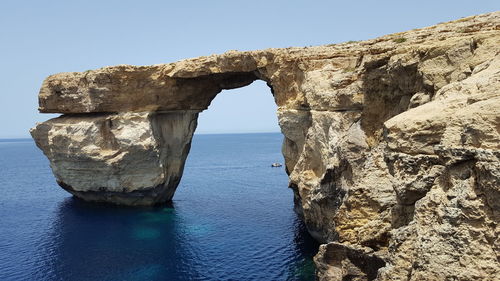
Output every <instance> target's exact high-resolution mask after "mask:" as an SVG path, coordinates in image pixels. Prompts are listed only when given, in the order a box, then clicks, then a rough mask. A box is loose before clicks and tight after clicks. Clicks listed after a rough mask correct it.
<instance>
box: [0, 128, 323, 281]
mask: <svg viewBox="0 0 500 281" xmlns="http://www.w3.org/2000/svg"><path fill="white" fill-rule="evenodd" d="M281 142H282V136H281V135H280V134H238V135H196V136H195V137H194V139H193V145H192V148H191V153H190V155H189V157H188V161H187V163H186V168H185V171H184V176H183V178H182V181H181V184H180V185H179V187H178V189H177V192H176V195H175V197H174V200H173V202H172V204H169V205H165V206H159V207H155V208H142V209H134V208H120V207H111V206H106V205H96V204H89V203H85V202H82V201H80V200H77V199H74V198H72V197H71V196H70V195H69V194H68V193H66V192H65V191H63V190H62V189H61V188H59V187H58V186H57V184H56V183H55V180H54V178H53V176H52V173H51V172H50V169H49V165H48V161H47V160H46V159H45V157H44V156H43V155H42V153H41V152H40V151H39V150H38V149H37V148H36V147H35V145H34V143H33V142H32V141H30V140H11V141H5V140H4V141H0V189H1V194H2V196H1V197H0V214H1V216H0V280H313V279H314V267H313V264H312V255H313V254H314V253H315V252H316V251H317V244H316V243H315V242H314V241H313V240H312V238H311V237H310V236H309V235H308V234H307V232H306V230H305V227H304V225H303V223H302V222H301V221H300V220H299V218H298V217H297V215H296V214H295V213H294V212H293V195H292V191H291V190H290V189H288V188H287V181H288V179H287V176H286V173H285V171H284V168H271V167H270V164H271V163H273V162H283V158H282V155H281V152H280V151H281Z"/></svg>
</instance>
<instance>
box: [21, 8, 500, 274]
mask: <svg viewBox="0 0 500 281" xmlns="http://www.w3.org/2000/svg"><path fill="white" fill-rule="evenodd" d="M257 79H261V80H264V81H266V82H267V84H268V85H269V87H270V88H271V92H272V94H273V96H274V98H275V101H276V104H277V105H278V118H279V124H280V127H281V130H282V132H283V134H284V136H285V140H284V143H283V154H284V156H285V159H286V169H287V172H288V173H289V176H290V187H292V189H293V190H294V194H295V201H296V202H295V203H296V209H297V211H298V212H300V213H301V214H302V216H303V218H304V220H305V222H306V225H307V227H308V230H309V232H310V233H311V234H312V235H313V236H314V237H315V238H316V239H318V240H319V241H321V242H322V243H325V244H323V245H322V246H321V247H320V251H319V253H318V255H317V256H316V257H315V262H316V265H317V268H318V278H319V279H321V280H373V279H377V280H493V279H495V278H498V276H500V263H499V259H500V256H499V254H498V253H499V250H500V240H499V239H498V237H500V235H499V234H500V227H499V218H500V164H499V163H500V162H499V157H500V152H499V147H500V142H499V139H500V92H499V89H500V12H495V13H491V14H485V15H480V16H475V17H469V18H464V19H460V20H457V21H453V22H449V23H443V24H439V25H436V26H432V27H428V28H424V29H416V30H412V31H408V32H404V33H398V34H392V35H387V36H384V37H380V38H377V39H373V40H368V41H363V42H347V43H343V44H337V45H329V46H321V47H310V48H288V49H268V50H262V51H251V52H236V51H232V52H228V53H225V54H222V55H213V56H208V57H200V58H195V59H189V60H184V61H180V62H176V63H171V64H160V65H153V66H128V65H121V66H114V67H105V68H101V69H98V70H93V71H87V72H83V73H62V74H56V75H53V76H50V77H48V78H47V79H46V80H45V81H44V83H43V86H42V89H41V91H40V95H39V104H40V108H39V110H40V112H58V113H64V115H63V116H61V117H59V118H55V119H52V120H49V121H47V122H44V123H40V124H38V125H37V126H36V127H35V128H33V129H32V131H31V133H32V135H33V138H34V139H35V140H36V143H37V145H38V146H39V147H40V148H41V149H42V150H43V151H44V153H45V155H46V156H47V157H48V158H49V160H50V162H51V167H52V169H53V171H54V174H55V176H56V178H57V180H58V183H59V184H60V185H61V186H62V187H63V188H65V189H66V190H68V191H69V192H71V193H73V194H74V195H75V196H77V197H80V198H83V199H85V200H90V201H104V202H112V203H118V204H126V205H150V204H154V203H160V202H164V201H167V200H170V199H171V198H172V196H173V194H174V191H175V188H176V186H177V184H178V182H179V180H180V177H181V175H182V169H183V165H184V160H185V158H186V155H187V153H188V152H189V147H190V142H191V137H192V134H193V131H194V130H195V127H196V119H197V113H198V112H199V111H202V110H204V109H206V108H207V107H208V106H209V104H210V102H211V100H212V99H213V98H214V97H215V96H216V95H217V93H219V92H220V91H222V90H223V89H232V88H237V87H242V86H245V85H248V84H250V83H251V82H252V81H254V80H257Z"/></svg>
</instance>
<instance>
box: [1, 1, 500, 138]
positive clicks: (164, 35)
mask: <svg viewBox="0 0 500 281" xmlns="http://www.w3.org/2000/svg"><path fill="white" fill-rule="evenodd" d="M499 8H500V2H499V1H498V0H491V1H487V0H486V1H479V0H476V1H470V0H469V1H436V0H433V1H424V0H420V1H401V0H399V1H382V0H379V1H345V0H344V1H292V0H288V1H273V0H267V1H257V0H254V1H237V0H233V1H217V0H211V1H207V0H205V1H202V0H200V1H192V0H182V1H180V0H178V1H167V0H164V1H147V0H140V1H139V0H137V1H127V0H101V1H92V0H86V1H68V0H66V1H50V0H44V1H22V0H1V1H0V38H1V42H0V62H1V64H0V105H1V110H0V121H1V122H0V138H11V137H28V136H29V135H28V129H29V128H30V127H32V126H33V125H34V124H35V122H39V121H43V120H46V119H49V118H51V117H53V116H54V115H48V114H43V115H42V114H38V112H37V94H38V89H39V87H40V85H41V82H42V81H43V79H44V78H45V77H46V76H48V75H50V74H53V73H57V72H66V71H85V70H88V69H94V68H99V67H102V66H107V65H115V64H135V65H148V64H157V63H166V62H172V61H177V60H180V59H183V58H189V57H196V56H201V55H209V54H214V53H223V52H224V51H226V50H255V49H263V48H269V47H289V46H309V45H323V44H330V43H339V42H343V41H348V40H362V39H369V38H373V37H377V36H380V35H384V34H387V33H393V32H399V31H404V30H408V29H413V28H418V27H424V26H429V25H433V24H436V23H438V22H443V21H448V20H453V19H457V18H460V17H464V16H470V15H474V14H480V13H486V12H492V11H495V10H499ZM275 110H276V107H275V105H274V104H273V102H272V97H271V94H270V92H269V90H268V89H267V88H266V86H265V85H264V84H263V83H257V82H256V83H254V84H252V85H251V86H249V87H245V88H241V89H236V90H231V91H226V92H223V93H222V94H220V95H219V96H218V97H217V98H216V100H215V101H214V103H213V105H212V106H211V108H210V109H209V110H208V111H206V112H204V113H202V115H201V118H200V125H199V128H198V132H205V133H209V132H215V133H216V132H246V131H252V132H255V131H279V128H278V126H277V124H276V117H275V116H274V115H275Z"/></svg>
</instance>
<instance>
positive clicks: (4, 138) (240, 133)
mask: <svg viewBox="0 0 500 281" xmlns="http://www.w3.org/2000/svg"><path fill="white" fill-rule="evenodd" d="M243 134H281V132H280V131H258V132H200V133H197V132H195V133H194V135H243ZM25 139H30V140H32V138H31V137H28V136H25V137H0V140H25Z"/></svg>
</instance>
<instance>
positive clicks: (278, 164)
mask: <svg viewBox="0 0 500 281" xmlns="http://www.w3.org/2000/svg"><path fill="white" fill-rule="evenodd" d="M281 166H283V165H281V163H273V164H271V167H281Z"/></svg>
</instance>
